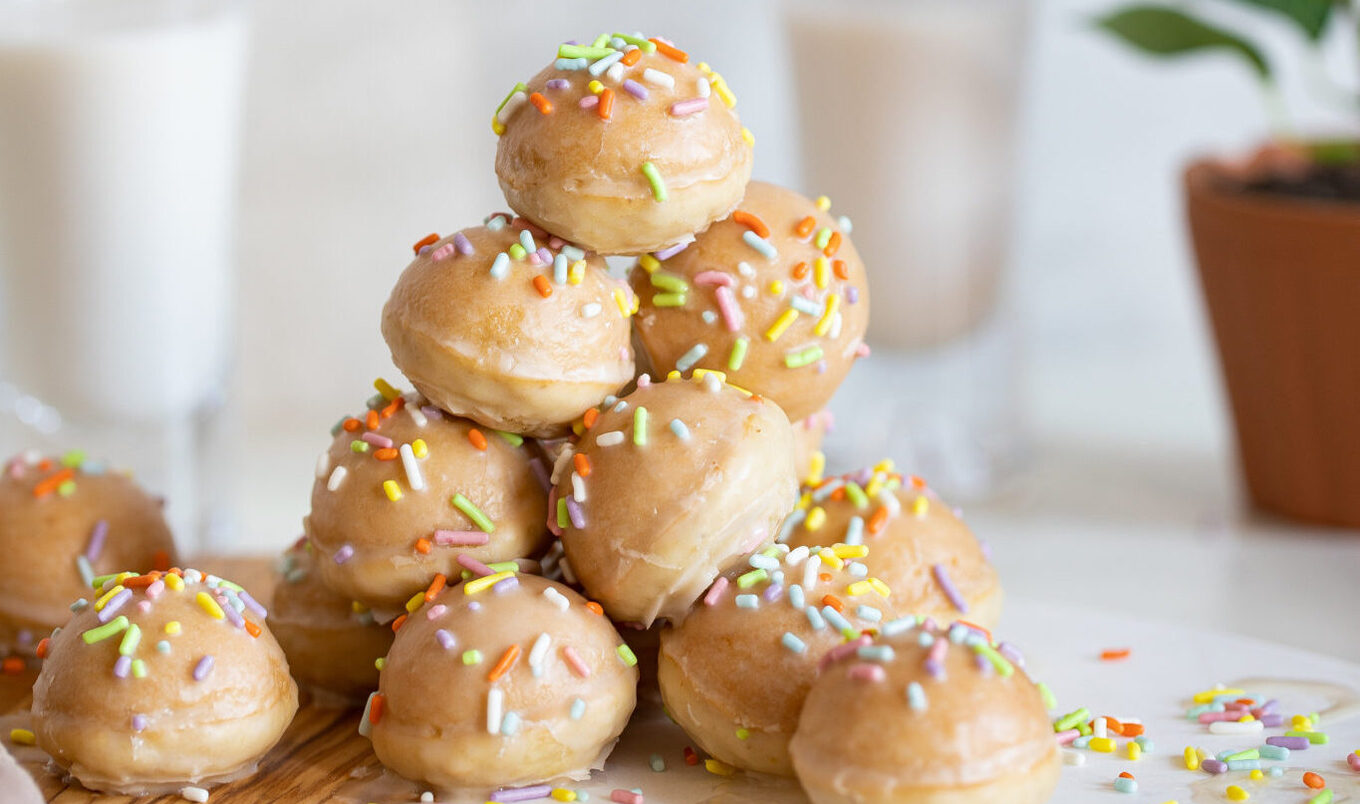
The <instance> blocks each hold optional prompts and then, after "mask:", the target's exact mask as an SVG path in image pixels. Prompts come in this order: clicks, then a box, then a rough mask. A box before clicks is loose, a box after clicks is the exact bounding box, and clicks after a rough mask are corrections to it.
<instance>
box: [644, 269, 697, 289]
mask: <svg viewBox="0 0 1360 804" xmlns="http://www.w3.org/2000/svg"><path fill="white" fill-rule="evenodd" d="M652 287H657V288H661V289H662V290H669V291H670V292H672V293H684V292H686V291H688V290H689V283H688V282H686V281H685V280H683V279H681V278H680V277H678V276H676V275H675V274H671V273H667V272H665V271H655V272H653V273H652Z"/></svg>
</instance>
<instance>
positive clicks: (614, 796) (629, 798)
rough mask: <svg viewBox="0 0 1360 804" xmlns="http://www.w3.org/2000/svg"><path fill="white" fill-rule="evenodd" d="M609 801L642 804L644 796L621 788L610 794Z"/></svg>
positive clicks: (619, 803)
mask: <svg viewBox="0 0 1360 804" xmlns="http://www.w3.org/2000/svg"><path fill="white" fill-rule="evenodd" d="M609 800H610V801H615V802H618V804H642V794H641V793H634V792H633V791H632V790H624V789H623V788H622V787H620V788H619V789H617V790H615V791H614V792H612V793H610V794H609Z"/></svg>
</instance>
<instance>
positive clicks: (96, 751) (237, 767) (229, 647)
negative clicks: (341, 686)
mask: <svg viewBox="0 0 1360 804" xmlns="http://www.w3.org/2000/svg"><path fill="white" fill-rule="evenodd" d="M129 575H130V574H129ZM228 584H229V582H221V581H219V580H218V579H216V578H214V577H213V576H207V577H206V578H204V577H202V576H200V574H199V573H198V572H197V571H196V570H185V571H184V579H183V581H182V582H181V581H180V579H179V578H175V579H171V577H170V576H168V575H166V576H157V577H154V578H153V577H149V576H140V577H130V578H129V577H123V578H121V579H120V577H118V576H115V577H113V578H111V579H110V580H109V581H108V582H107V584H106V585H105V586H106V587H107V588H106V589H103V590H101V595H100V597H99V598H97V599H96V601H95V602H94V603H92V604H89V605H86V606H84V607H83V608H81V609H80V610H79V611H77V612H76V613H75V614H74V615H73V616H72V617H71V619H70V621H69V622H68V623H67V624H66V626H65V627H63V628H62V629H61V630H60V631H58V632H57V633H56V634H55V635H54V636H53V637H52V638H51V640H50V641H49V642H48V643H47V645H46V646H45V655H46V659H45V661H44V662H43V667H42V672H41V673H40V674H39V676H38V680H37V683H36V684H35V685H34V687H33V724H34V725H33V731H34V734H35V735H36V736H37V741H38V745H39V746H40V747H41V748H42V749H43V750H44V751H46V752H47V753H48V754H50V755H51V756H52V758H53V760H55V761H56V763H57V764H58V765H60V766H61V767H63V768H66V769H68V770H69V771H70V772H71V774H72V775H73V776H75V777H76V778H77V779H79V780H80V781H81V783H82V784H84V785H85V786H86V787H88V788H90V789H92V790H102V791H108V792H131V793H140V792H164V791H170V790H177V789H179V788H180V787H183V786H184V785H188V784H198V785H201V784H205V783H213V782H215V781H221V780H224V779H227V778H234V777H236V776H238V775H240V774H243V773H246V774H248V773H251V772H253V768H254V764H255V762H256V761H257V760H258V759H259V758H260V757H261V756H263V755H264V754H265V752H267V751H268V750H269V749H270V748H271V747H272V746H273V745H274V743H276V742H277V741H278V739H279V738H280V737H281V736H282V735H283V731H284V729H285V728H287V726H288V724H289V723H290V722H292V719H293V714H294V713H295V712H296V711H297V686H296V685H295V684H294V683H293V679H292V678H291V677H290V676H289V675H288V662H287V660H286V659H285V658H284V655H283V651H282V650H281V649H280V648H279V646H278V643H277V642H275V641H274V637H273V636H272V635H271V634H270V633H269V629H268V627H267V626H266V625H265V621H264V617H263V616H262V615H261V614H260V612H261V611H263V608H262V607H259V606H258V603H253V598H250V597H249V595H248V593H245V594H243V593H240V592H238V591H237V590H234V589H232V588H231V587H230V586H229V585H228ZM247 601H252V602H247ZM238 604H239V605H240V606H241V609H240V611H239V612H238V611H237V610H236V606H237V605H238ZM101 606H102V608H101ZM219 615H221V616H220V618H219ZM101 620H104V621H107V622H101ZM98 629H103V631H104V632H109V633H103V632H101V630H98Z"/></svg>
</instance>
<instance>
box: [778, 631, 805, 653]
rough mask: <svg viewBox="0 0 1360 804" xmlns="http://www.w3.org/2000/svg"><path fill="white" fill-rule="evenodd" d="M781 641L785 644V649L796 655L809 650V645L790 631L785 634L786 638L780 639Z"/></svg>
mask: <svg viewBox="0 0 1360 804" xmlns="http://www.w3.org/2000/svg"><path fill="white" fill-rule="evenodd" d="M779 641H780V642H782V643H784V647H786V648H788V649H789V650H791V651H793V652H794V653H803V652H804V651H806V650H807V644H806V643H804V642H803V640H801V639H799V638H798V637H796V636H794V635H793V634H792V633H790V632H788V631H785V632H784V636H782V637H780V639H779Z"/></svg>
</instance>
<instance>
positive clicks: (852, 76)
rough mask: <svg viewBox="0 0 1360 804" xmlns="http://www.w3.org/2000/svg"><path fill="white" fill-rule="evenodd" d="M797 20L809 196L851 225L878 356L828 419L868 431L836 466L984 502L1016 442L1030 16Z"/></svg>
mask: <svg viewBox="0 0 1360 804" xmlns="http://www.w3.org/2000/svg"><path fill="white" fill-rule="evenodd" d="M786 8H787V25H788V33H789V43H790V48H791V54H790V57H791V61H792V63H793V65H794V75H795V77H796V80H797V89H796V93H795V94H796V95H797V97H798V98H799V107H800V109H799V120H800V126H799V132H800V136H801V139H802V154H803V170H804V174H805V183H806V185H807V190H808V191H809V192H810V193H813V194H817V193H825V194H826V195H828V196H829V197H830V198H831V201H832V212H833V214H834V213H840V214H845V215H848V216H849V217H850V218H851V220H852V222H853V224H854V230H853V235H852V236H853V238H854V241H855V247H856V248H857V249H858V250H859V252H860V254H861V255H862V256H863V257H864V260H865V264H866V266H867V268H868V274H869V287H870V293H871V297H872V313H871V315H870V323H869V334H868V343H869V345H870V347H871V348H872V354H871V356H870V357H869V359H867V360H864V361H861V363H860V364H859V365H857V366H856V367H855V369H854V370H853V371H851V372H850V375H849V379H848V380H847V382H846V384H845V387H844V388H842V389H841V391H840V393H838V394H837V396H836V399H835V400H834V402H833V405H832V407H833V410H835V411H836V412H837V413H838V414H839V415H840V418H841V419H843V420H845V421H854V422H857V424H856V426H855V427H841V428H839V429H837V430H836V431H834V432H833V434H832V436H831V437H830V438H829V439H828V445H827V449H828V452H829V454H830V457H831V459H832V460H833V461H834V462H836V463H837V464H838V465H844V466H846V467H847V468H848V467H850V466H858V465H863V464H868V463H872V462H874V461H876V460H878V459H881V458H883V457H893V458H895V459H896V460H897V462H898V465H899V466H901V467H902V468H903V469H904V470H905V471H909V472H914V473H916V474H919V475H921V476H923V477H925V478H926V479H927V480H929V481H931V482H932V484H933V485H935V486H936V487H937V488H939V489H941V491H944V492H947V493H949V494H950V496H951V497H957V498H963V499H966V498H976V497H978V496H980V495H982V494H984V493H986V492H987V491H989V490H991V488H992V487H993V486H994V485H995V483H996V481H997V479H998V476H999V475H1000V474H1002V473H1003V472H1004V470H1005V468H1006V467H1007V465H1008V464H1009V463H1011V461H1012V460H1013V459H1014V457H1015V454H1016V452H1017V450H1018V447H1019V441H1020V439H1019V432H1020V429H1019V417H1018V416H1017V413H1016V410H1017V405H1016V395H1017V394H1016V387H1017V383H1016V357H1017V355H1016V349H1015V343H1014V337H1013V335H1014V332H1015V329H1016V328H1015V326H1014V322H1013V320H1012V319H1011V318H1010V316H1009V310H1008V309H1007V307H1006V305H1005V303H1004V299H1003V295H1004V294H1002V293H1001V289H1002V287H1003V284H1004V283H1003V268H1004V266H1005V263H1006V259H1007V256H1008V250H1009V245H1010V236H1011V231H1010V213H1011V189H1012V179H1013V174H1014V170H1013V167H1014V161H1015V160H1014V150H1015V132H1016V117H1017V96H1018V94H1019V79H1020V75H1021V73H1022V69H1021V68H1022V62H1023V58H1022V57H1023V52H1022V51H1023V48H1024V42H1025V38H1026V37H1025V34H1026V28H1027V10H1028V3H1027V2H1025V0H857V1H856V2H844V3H840V2H838V3H825V2H814V1H813V0H792V2H790V3H789V4H788V5H787V7H786ZM885 451H886V454H885Z"/></svg>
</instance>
